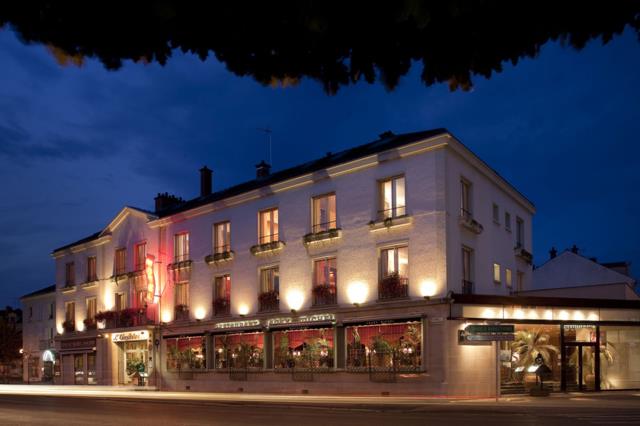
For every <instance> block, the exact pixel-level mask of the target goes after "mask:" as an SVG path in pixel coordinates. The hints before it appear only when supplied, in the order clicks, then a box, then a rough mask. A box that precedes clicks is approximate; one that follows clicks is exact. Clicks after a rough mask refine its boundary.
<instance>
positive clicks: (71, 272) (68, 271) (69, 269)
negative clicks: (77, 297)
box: [64, 262, 76, 287]
mask: <svg viewBox="0 0 640 426" xmlns="http://www.w3.org/2000/svg"><path fill="white" fill-rule="evenodd" d="M64 269H65V280H64V284H65V286H67V287H70V286H73V285H75V283H76V273H75V268H74V265H73V262H68V263H67V264H66V265H65V268H64Z"/></svg>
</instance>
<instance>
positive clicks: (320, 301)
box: [312, 257, 338, 306]
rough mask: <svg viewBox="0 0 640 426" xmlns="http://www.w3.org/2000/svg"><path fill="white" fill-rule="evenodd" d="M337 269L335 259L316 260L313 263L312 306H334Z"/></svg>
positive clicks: (335, 301)
mask: <svg viewBox="0 0 640 426" xmlns="http://www.w3.org/2000/svg"><path fill="white" fill-rule="evenodd" d="M337 283H338V267H337V261H336V258H335V257H327V258H324V259H318V260H315V261H314V262H313V290H312V292H313V305H314V306H322V305H335V304H336V303H337V291H336V285H337Z"/></svg>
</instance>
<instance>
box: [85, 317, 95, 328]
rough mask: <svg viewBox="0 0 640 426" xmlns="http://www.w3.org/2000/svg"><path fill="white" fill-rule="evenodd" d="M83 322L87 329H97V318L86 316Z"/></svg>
mask: <svg viewBox="0 0 640 426" xmlns="http://www.w3.org/2000/svg"><path fill="white" fill-rule="evenodd" d="M82 323H83V324H84V328H85V329H87V330H95V329H96V325H97V324H96V320H95V319H93V318H85V319H84V320H83V321H82Z"/></svg>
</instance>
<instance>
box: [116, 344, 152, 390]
mask: <svg viewBox="0 0 640 426" xmlns="http://www.w3.org/2000/svg"><path fill="white" fill-rule="evenodd" d="M122 345H123V351H122V352H123V353H122V357H121V363H120V366H121V368H120V380H121V383H123V384H125V385H129V384H134V385H137V384H138V379H137V378H138V375H139V374H140V373H148V372H149V349H148V345H147V342H146V341H144V340H143V341H138V342H124V343H122Z"/></svg>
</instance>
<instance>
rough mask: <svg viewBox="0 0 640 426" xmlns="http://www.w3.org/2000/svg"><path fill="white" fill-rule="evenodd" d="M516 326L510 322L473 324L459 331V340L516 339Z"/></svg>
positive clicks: (489, 340)
mask: <svg viewBox="0 0 640 426" xmlns="http://www.w3.org/2000/svg"><path fill="white" fill-rule="evenodd" d="M514 332H515V327H514V326H513V325H509V324H471V325H468V326H466V327H465V329H464V330H460V332H459V337H458V339H459V342H460V343H463V344H464V343H466V342H500V341H509V340H514Z"/></svg>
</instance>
